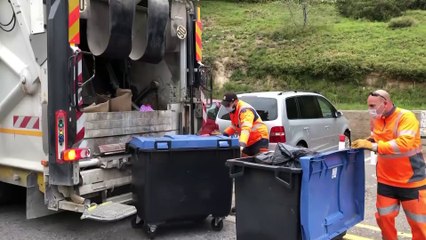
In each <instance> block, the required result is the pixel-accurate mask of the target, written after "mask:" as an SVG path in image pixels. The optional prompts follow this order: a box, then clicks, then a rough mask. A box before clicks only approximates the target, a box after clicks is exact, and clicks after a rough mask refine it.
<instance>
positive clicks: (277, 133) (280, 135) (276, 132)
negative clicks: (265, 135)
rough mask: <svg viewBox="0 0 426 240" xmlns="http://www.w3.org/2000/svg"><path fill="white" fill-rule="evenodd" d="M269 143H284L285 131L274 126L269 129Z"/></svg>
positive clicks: (281, 127) (280, 127)
mask: <svg viewBox="0 0 426 240" xmlns="http://www.w3.org/2000/svg"><path fill="white" fill-rule="evenodd" d="M269 142H271V143H279V142H286V138H285V130H284V127H283V126H275V127H272V128H271V132H270V134H269Z"/></svg>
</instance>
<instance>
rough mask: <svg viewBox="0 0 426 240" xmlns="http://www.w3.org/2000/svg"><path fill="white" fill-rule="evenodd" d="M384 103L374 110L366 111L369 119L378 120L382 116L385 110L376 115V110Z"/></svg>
mask: <svg viewBox="0 0 426 240" xmlns="http://www.w3.org/2000/svg"><path fill="white" fill-rule="evenodd" d="M383 104H384V103H382V104H380V105H379V106H378V107H377V108H376V109H368V113H369V114H370V117H371V118H380V117H382V115H383V112H384V111H385V109H384V108H383V111H382V113H380V114H379V113H377V109H379V108H380V107H381V106H382V105H383Z"/></svg>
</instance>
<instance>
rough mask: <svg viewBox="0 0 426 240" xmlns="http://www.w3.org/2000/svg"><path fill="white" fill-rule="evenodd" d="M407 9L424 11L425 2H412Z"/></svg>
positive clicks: (423, 0)
mask: <svg viewBox="0 0 426 240" xmlns="http://www.w3.org/2000/svg"><path fill="white" fill-rule="evenodd" d="M408 8H409V9H422V10H426V0H414V1H413V2H412V3H411V4H410V5H408Z"/></svg>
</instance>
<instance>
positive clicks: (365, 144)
mask: <svg viewBox="0 0 426 240" xmlns="http://www.w3.org/2000/svg"><path fill="white" fill-rule="evenodd" d="M351 147H352V148H365V149H368V150H370V151H373V143H372V142H370V141H368V140H367V139H358V140H355V141H353V142H352V145H351Z"/></svg>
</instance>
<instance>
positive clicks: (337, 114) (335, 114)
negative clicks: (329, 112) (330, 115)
mask: <svg viewBox="0 0 426 240" xmlns="http://www.w3.org/2000/svg"><path fill="white" fill-rule="evenodd" d="M341 116H343V113H342V112H340V111H336V112H334V117H336V118H339V117H341Z"/></svg>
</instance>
